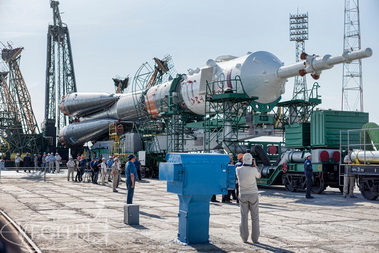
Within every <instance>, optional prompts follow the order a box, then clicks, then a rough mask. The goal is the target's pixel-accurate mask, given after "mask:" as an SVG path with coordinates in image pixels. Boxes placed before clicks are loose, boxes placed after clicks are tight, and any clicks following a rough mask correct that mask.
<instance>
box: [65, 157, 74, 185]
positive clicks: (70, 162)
mask: <svg viewBox="0 0 379 253" xmlns="http://www.w3.org/2000/svg"><path fill="white" fill-rule="evenodd" d="M66 166H67V170H68V173H67V181H70V175H71V180H72V181H74V171H75V161H74V158H72V156H70V158H69V160H68V161H67V163H66Z"/></svg>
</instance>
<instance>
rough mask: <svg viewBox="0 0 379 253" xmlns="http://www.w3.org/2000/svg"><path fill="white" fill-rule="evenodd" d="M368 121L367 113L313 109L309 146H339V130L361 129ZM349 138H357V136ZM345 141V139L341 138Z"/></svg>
mask: <svg viewBox="0 0 379 253" xmlns="http://www.w3.org/2000/svg"><path fill="white" fill-rule="evenodd" d="M367 122H368V113H366V112H349V111H332V110H328V111H313V112H312V114H311V146H313V147H323V148H339V147H340V131H341V130H350V129H361V128H362V126H363V125H364V124H366V123H367ZM351 138H357V139H359V134H357V136H356V137H355V136H350V139H351ZM343 141H344V142H346V140H343Z"/></svg>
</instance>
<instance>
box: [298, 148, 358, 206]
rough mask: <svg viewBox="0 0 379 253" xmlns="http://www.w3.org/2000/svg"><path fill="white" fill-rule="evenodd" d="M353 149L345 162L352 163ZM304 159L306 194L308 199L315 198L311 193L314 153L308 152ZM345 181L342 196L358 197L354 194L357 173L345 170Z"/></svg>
mask: <svg viewBox="0 0 379 253" xmlns="http://www.w3.org/2000/svg"><path fill="white" fill-rule="evenodd" d="M352 152H353V149H349V152H348V154H347V155H346V156H345V157H344V163H345V164H351V162H352V161H351V153H352ZM304 156H305V161H304V173H305V178H306V194H305V197H306V198H307V199H313V198H314V197H313V196H312V195H311V190H312V183H313V169H312V155H311V153H306V154H305V155H304ZM343 181H344V183H343V193H342V196H343V197H344V198H346V197H347V196H350V198H356V196H355V195H354V187H355V175H353V174H351V173H348V171H345V173H344V180H343Z"/></svg>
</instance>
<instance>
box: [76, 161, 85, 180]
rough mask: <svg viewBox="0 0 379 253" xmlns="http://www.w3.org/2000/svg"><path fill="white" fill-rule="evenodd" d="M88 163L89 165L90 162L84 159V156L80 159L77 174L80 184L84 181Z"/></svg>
mask: <svg viewBox="0 0 379 253" xmlns="http://www.w3.org/2000/svg"><path fill="white" fill-rule="evenodd" d="M87 163H88V161H87V159H86V158H85V157H84V155H82V156H80V158H79V168H78V172H77V174H76V177H77V179H78V182H82V181H83V174H84V171H85V170H86V169H87Z"/></svg>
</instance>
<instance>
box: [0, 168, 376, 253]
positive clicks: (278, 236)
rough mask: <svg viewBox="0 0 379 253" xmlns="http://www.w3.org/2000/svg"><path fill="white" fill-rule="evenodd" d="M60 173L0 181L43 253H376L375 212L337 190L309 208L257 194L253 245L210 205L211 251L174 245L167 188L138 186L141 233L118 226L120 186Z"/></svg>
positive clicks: (4, 197)
mask: <svg viewBox="0 0 379 253" xmlns="http://www.w3.org/2000/svg"><path fill="white" fill-rule="evenodd" d="M64 172H65V173H61V174H60V175H54V176H52V177H50V178H48V180H47V182H43V181H37V180H28V179H25V178H22V175H24V176H25V175H26V174H24V173H19V174H18V175H19V177H18V178H16V177H15V174H13V176H12V174H8V175H7V173H13V172H4V171H3V174H2V175H3V176H2V179H1V182H0V191H1V198H0V199H1V206H0V208H1V209H2V211H4V212H5V213H6V214H7V215H8V216H9V217H10V218H12V219H13V220H14V221H15V222H16V223H17V224H18V225H19V226H21V227H22V228H23V229H24V230H25V232H26V233H27V234H28V235H29V237H30V238H31V239H32V240H33V242H34V243H35V244H36V245H37V246H38V247H39V249H40V250H41V251H42V252H56V251H57V252H82V253H86V252H95V251H96V252H99V251H103V252H210V251H214V252H252V251H256V252H331V251H333V252H344V251H346V249H350V250H351V251H352V252H375V251H377V249H378V248H379V243H378V241H377V236H378V234H379V218H378V217H377V216H375V215H373V213H374V212H375V211H374V210H377V209H378V205H379V204H378V203H377V201H367V200H365V199H364V198H363V197H362V195H360V194H357V197H358V198H357V199H344V198H342V197H341V194H340V192H339V191H338V189H332V188H328V189H327V190H326V191H325V192H324V194H322V195H317V196H316V198H315V199H313V200H312V201H309V200H307V199H305V198H304V194H301V193H293V192H287V191H286V190H285V189H284V187H283V186H280V187H275V188H260V190H259V194H260V224H261V237H260V241H259V244H252V243H247V244H245V243H243V242H242V240H241V238H240V236H239V222H240V210H239V207H238V205H237V204H236V203H230V204H227V203H211V205H210V213H211V216H210V227H209V229H210V230H209V232H210V233H209V234H210V238H209V240H210V242H211V244H199V245H191V246H185V245H183V244H182V243H179V242H177V241H176V238H177V225H178V216H177V213H178V198H177V195H176V194H173V193H167V192H166V182H163V181H159V180H155V179H148V180H147V179H144V180H143V181H142V182H137V184H136V190H135V196H134V200H135V201H134V202H135V203H136V204H138V205H139V206H140V225H132V226H129V225H125V224H124V222H123V218H124V213H123V206H124V202H125V198H126V189H125V185H124V184H120V186H121V188H119V192H118V193H113V192H112V188H111V187H110V186H100V185H93V184H87V183H73V182H67V179H66V171H64ZM14 173H15V172H14ZM21 174H22V175H21ZM217 198H218V199H220V196H217ZM317 206H322V207H323V208H322V209H320V208H317ZM336 214H338V215H336Z"/></svg>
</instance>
